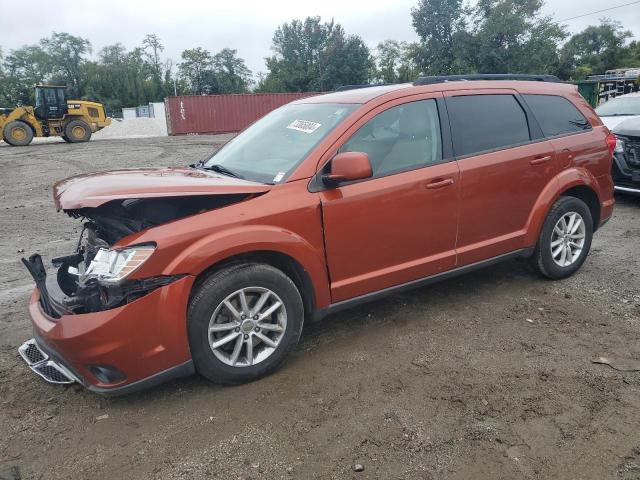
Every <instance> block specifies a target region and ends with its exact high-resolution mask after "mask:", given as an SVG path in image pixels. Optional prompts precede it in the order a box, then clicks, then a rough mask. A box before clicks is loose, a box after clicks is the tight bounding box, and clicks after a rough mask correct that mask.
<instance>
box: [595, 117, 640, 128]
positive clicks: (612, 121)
mask: <svg viewBox="0 0 640 480" xmlns="http://www.w3.org/2000/svg"><path fill="white" fill-rule="evenodd" d="M638 118H640V116H626V115H621V116H618V117H600V120H602V123H604V124H605V126H606V127H607V128H608V129H609V130H611V131H614V130H615V128H616V127H617V126H618V125H620V124H621V123H624V122H627V121H628V120H635V119H638Z"/></svg>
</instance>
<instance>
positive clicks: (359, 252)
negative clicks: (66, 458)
mask: <svg viewBox="0 0 640 480" xmlns="http://www.w3.org/2000/svg"><path fill="white" fill-rule="evenodd" d="M615 143H616V141H615V137H614V136H612V135H611V134H610V133H609V131H608V130H607V128H606V127H604V126H603V124H602V122H601V121H600V119H599V118H598V116H597V115H596V114H595V113H594V111H593V110H592V109H591V107H589V105H588V104H587V103H586V102H585V100H583V98H582V97H581V96H580V95H579V94H578V91H577V90H576V87H574V86H572V85H568V84H564V83H561V82H559V81H558V80H557V79H556V78H555V77H549V76H523V75H497V76H496V75H491V76H486V75H484V76H483V75H476V76H449V77H423V78H420V79H419V80H417V81H416V82H415V83H413V84H404V85H387V86H377V87H370V88H360V89H352V90H347V91H341V92H336V93H331V94H327V95H321V96H316V97H312V98H305V99H303V100H298V101H295V102H293V103H290V104H288V105H286V106H284V107H282V108H279V109H277V110H275V111H273V112H271V113H270V114H268V115H267V116H265V117H264V118H262V119H261V120H259V121H257V122H256V123H254V124H253V125H252V126H250V127H249V128H247V129H246V130H245V131H244V132H242V133H241V134H239V135H238V136H237V137H235V138H234V139H233V140H232V141H231V142H229V143H228V144H227V145H225V146H224V147H223V148H222V149H220V150H219V151H218V152H216V153H215V154H214V155H212V156H211V158H210V159H208V160H205V161H202V162H200V163H198V164H196V165H192V166H191V167H190V168H178V169H171V168H164V169H139V170H120V171H111V172H104V173H94V174H88V175H80V176H77V177H73V178H69V179H66V180H63V181H61V182H59V183H58V184H56V186H55V187H54V200H55V203H56V206H57V208H58V209H59V210H63V211H64V212H66V213H67V214H68V215H70V216H71V217H73V218H77V219H81V220H82V221H83V222H84V228H83V234H82V235H81V239H80V241H79V244H78V248H77V250H76V252H74V253H73V254H71V255H69V256H65V257H61V258H56V259H53V265H54V266H55V267H56V270H55V274H50V275H47V272H46V270H45V268H44V265H43V262H42V259H41V258H40V256H38V255H33V256H31V257H30V258H29V259H28V260H27V259H23V261H24V263H25V265H26V266H27V268H28V269H29V271H30V272H31V274H32V276H33V278H34V280H35V282H36V285H37V288H36V289H35V290H34V292H33V295H32V297H31V300H30V304H29V312H30V315H31V319H32V322H33V327H34V332H35V338H34V339H32V340H29V341H27V342H25V343H24V344H23V345H22V346H21V347H20V349H19V351H20V353H21V355H22V356H23V358H24V359H25V360H26V362H27V363H28V364H29V366H30V367H31V369H32V370H33V371H34V372H36V373H37V374H39V375H40V376H42V377H44V378H45V379H47V380H48V381H50V382H54V383H70V382H80V383H82V384H83V385H85V386H86V387H88V388H89V389H90V390H92V391H95V392H100V393H107V394H121V393H126V392H131V391H133V390H137V389H140V388H143V387H147V386H150V385H153V384H157V383H159V382H162V381H165V380H168V379H171V378H175V377H179V376H184V375H189V374H192V373H194V372H196V371H197V372H199V373H200V374H201V375H203V376H205V377H206V378H208V379H210V380H212V381H214V382H220V383H241V382H246V381H250V380H253V379H256V378H259V377H261V376H263V375H266V374H268V373H270V372H272V371H274V370H275V369H276V368H277V367H278V366H279V365H280V364H281V362H282V361H283V360H284V359H285V357H286V356H287V355H288V354H289V353H290V352H291V351H292V350H293V348H294V347H295V345H296V343H297V342H298V339H299V338H300V333H301V331H302V326H303V323H304V321H305V320H311V319H318V318H320V317H323V316H324V315H327V314H329V313H332V312H335V311H337V310H340V309H343V308H348V307H352V306H355V305H358V304H360V303H362V302H366V301H369V300H373V299H376V298H379V297H380V296H382V295H387V294H389V293H393V292H397V291H399V290H402V289H407V288H412V287H417V286H421V285H425V284H428V283H431V282H434V281H437V280H440V279H444V278H449V277H451V276H453V275H458V274H461V273H465V272H468V271H471V270H474V269H477V268H481V267H483V266H486V265H490V264H492V263H495V262H498V261H501V260H506V259H509V258H514V257H529V258H531V260H532V263H533V265H535V267H536V268H537V269H538V270H539V271H540V273H541V274H542V275H544V276H546V277H548V278H551V279H560V278H564V277H567V276H569V275H572V274H573V273H575V272H576V271H577V270H578V269H579V268H580V266H581V265H582V263H583V262H584V261H585V259H586V257H587V254H588V252H589V247H590V246H591V240H592V236H593V233H594V232H595V231H596V230H597V229H598V228H599V227H600V226H602V225H603V224H604V223H605V222H606V221H607V220H608V219H609V218H610V217H611V215H612V211H613V206H614V199H613V183H612V180H611V173H610V172H611V163H612V152H613V149H614V147H615Z"/></svg>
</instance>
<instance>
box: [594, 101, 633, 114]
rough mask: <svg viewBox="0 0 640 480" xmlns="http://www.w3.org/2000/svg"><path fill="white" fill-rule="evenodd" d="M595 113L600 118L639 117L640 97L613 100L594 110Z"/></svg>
mask: <svg viewBox="0 0 640 480" xmlns="http://www.w3.org/2000/svg"><path fill="white" fill-rule="evenodd" d="M596 113H597V114H598V115H600V116H601V117H613V116H616V115H640V96H638V97H618V98H614V99H613V100H609V101H608V102H607V103H604V104H602V105H600V106H599V107H598V108H596Z"/></svg>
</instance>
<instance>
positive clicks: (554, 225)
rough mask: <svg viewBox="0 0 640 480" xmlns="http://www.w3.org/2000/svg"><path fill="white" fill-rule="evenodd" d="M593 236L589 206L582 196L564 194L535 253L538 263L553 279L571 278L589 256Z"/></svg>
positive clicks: (539, 267)
mask: <svg viewBox="0 0 640 480" xmlns="http://www.w3.org/2000/svg"><path fill="white" fill-rule="evenodd" d="M592 239H593V219H592V217H591V211H590V210H589V207H588V206H587V205H586V204H585V203H584V202H583V201H582V200H580V199H579V198H575V197H561V198H559V199H558V200H557V201H556V203H554V204H553V206H552V207H551V210H550V211H549V213H548V215H547V218H546V219H545V222H544V225H543V227H542V231H541V232H540V237H539V238H538V243H537V245H536V248H535V251H534V254H533V264H534V267H535V268H536V269H537V270H538V272H539V273H540V274H541V275H543V276H545V277H547V278H550V279H552V280H559V279H561V278H567V277H569V276H571V275H573V274H574V273H576V272H577V271H578V269H579V268H580V267H581V266H582V264H583V263H584V261H585V260H586V258H587V254H588V253H589V250H590V248H591V241H592Z"/></svg>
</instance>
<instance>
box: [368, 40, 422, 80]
mask: <svg viewBox="0 0 640 480" xmlns="http://www.w3.org/2000/svg"><path fill="white" fill-rule="evenodd" d="M412 48H413V47H412V45H410V44H408V43H407V42H398V41H397V40H385V41H383V42H380V43H378V46H377V48H376V53H377V55H376V63H377V70H376V80H377V81H379V82H382V83H404V82H412V81H414V80H415V79H416V77H417V76H418V73H419V72H418V70H417V67H416V65H415V63H414V62H413V59H412V57H413V55H412Z"/></svg>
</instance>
